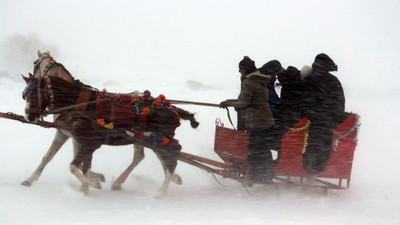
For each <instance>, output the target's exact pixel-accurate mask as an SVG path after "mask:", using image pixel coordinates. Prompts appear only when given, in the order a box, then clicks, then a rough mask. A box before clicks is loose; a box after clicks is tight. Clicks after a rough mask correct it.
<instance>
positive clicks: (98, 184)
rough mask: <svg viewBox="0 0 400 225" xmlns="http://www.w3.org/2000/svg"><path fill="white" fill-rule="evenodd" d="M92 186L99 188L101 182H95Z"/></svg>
mask: <svg viewBox="0 0 400 225" xmlns="http://www.w3.org/2000/svg"><path fill="white" fill-rule="evenodd" d="M92 187H94V188H97V189H101V184H100V182H96V183H95V184H94V185H93V186H92Z"/></svg>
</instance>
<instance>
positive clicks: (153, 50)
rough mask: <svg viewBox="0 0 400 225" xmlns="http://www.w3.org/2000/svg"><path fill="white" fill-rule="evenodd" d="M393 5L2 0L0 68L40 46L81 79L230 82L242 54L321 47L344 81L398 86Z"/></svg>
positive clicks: (293, 55) (22, 60) (268, 55)
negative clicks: (337, 68)
mask: <svg viewBox="0 0 400 225" xmlns="http://www.w3.org/2000/svg"><path fill="white" fill-rule="evenodd" d="M399 10H400V1H396V0H394V1H389V0H386V1H367V0H363V1H349V0H343V1H340V0H339V1H325V0H324V1H319V0H316V1H312V0H310V1H281V0H279V1H266V0H263V1H248V0H246V1H235V0H229V1H176V0H171V1H150V0H147V1H106V0H97V1H72V0H70V1H50V0H44V1H30V0H24V1H22V0H0V30H1V32H0V41H1V45H2V46H1V47H2V55H1V56H2V60H1V61H0V70H6V71H11V73H16V74H20V73H27V72H28V71H31V70H32V62H33V61H34V60H35V59H36V58H37V56H36V50H37V49H41V50H42V51H45V50H51V52H52V53H53V54H54V56H55V58H56V59H57V60H58V61H59V62H61V63H63V64H64V65H65V66H66V67H67V68H68V69H69V70H70V71H71V72H72V73H73V74H74V76H75V77H78V78H80V79H83V80H89V81H90V80H94V79H96V80H99V79H100V80H104V81H106V80H110V81H115V82H125V81H128V82H132V81H134V80H135V79H142V80H143V79H149V81H151V82H164V83H174V82H184V81H186V80H194V81H198V82H201V83H204V84H205V85H210V84H211V85H212V84H218V85H219V86H221V87H231V86H235V85H236V86H235V87H234V88H235V89H237V85H238V77H239V74H238V72H237V70H238V69H237V65H238V62H239V60H241V59H242V57H243V56H244V55H249V56H250V57H251V58H253V59H254V60H255V61H256V64H257V66H259V67H260V66H262V65H263V64H264V63H266V62H267V61H269V60H271V59H278V60H280V61H281V63H282V64H283V66H284V67H286V66H289V65H294V66H296V67H298V68H301V67H302V66H303V65H305V64H311V63H312V61H313V60H314V57H315V55H317V54H318V53H321V52H325V53H327V54H328V55H330V56H331V57H332V58H333V60H334V61H335V62H336V63H337V64H338V66H339V71H338V72H337V73H335V75H337V76H338V77H339V79H340V80H341V81H342V83H343V86H344V88H345V91H346V89H347V90H348V92H352V90H355V89H356V88H362V89H365V88H367V89H369V88H373V89H376V87H379V88H384V89H385V90H389V91H388V92H393V91H394V92H396V90H397V89H398V87H399V81H400V78H399V77H400V76H399V75H398V74H397V71H399V70H400V66H399V65H400V64H399V63H398V59H399V58H400V51H399V50H400V41H399V40H400V25H399V24H400V16H399V13H398V11H399ZM396 93H398V92H396Z"/></svg>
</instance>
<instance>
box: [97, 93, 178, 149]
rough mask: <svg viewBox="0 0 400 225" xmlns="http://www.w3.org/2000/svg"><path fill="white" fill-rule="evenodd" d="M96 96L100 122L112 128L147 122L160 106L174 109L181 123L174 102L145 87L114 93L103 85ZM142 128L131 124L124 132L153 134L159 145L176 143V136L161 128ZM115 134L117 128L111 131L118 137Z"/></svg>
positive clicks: (111, 134)
mask: <svg viewBox="0 0 400 225" xmlns="http://www.w3.org/2000/svg"><path fill="white" fill-rule="evenodd" d="M104 98H108V99H109V101H105V102H99V100H100V99H104ZM97 99H98V104H97V106H96V117H97V119H96V121H97V124H98V125H100V126H101V127H103V128H106V129H108V130H110V131H112V130H114V129H118V127H121V126H122V127H124V126H125V127H126V126H132V127H135V126H136V125H141V126H146V124H147V120H148V118H151V117H152V116H153V114H154V113H155V112H156V110H157V109H162V108H164V109H168V110H171V111H172V112H174V113H175V114H176V118H177V126H180V117H179V115H178V113H177V109H176V108H175V107H174V106H172V105H171V102H170V101H168V100H167V99H166V97H165V95H163V94H160V95H159V96H158V97H156V98H154V97H152V96H151V92H150V91H148V90H145V91H144V92H143V93H139V92H138V91H135V92H133V93H130V94H120V93H114V94H113V93H108V92H107V90H106V89H103V91H101V92H98V96H97ZM119 125H120V126H119ZM139 129H140V128H139ZM139 129H136V128H131V129H129V130H125V133H127V134H128V135H129V136H132V137H152V138H153V141H154V143H155V144H159V145H165V144H168V143H171V142H172V143H177V140H175V139H173V138H172V137H168V136H165V135H163V134H161V133H159V132H143V131H141V130H139ZM115 134H116V133H115V132H112V133H110V135H109V136H110V137H114V138H115V137H117V135H115Z"/></svg>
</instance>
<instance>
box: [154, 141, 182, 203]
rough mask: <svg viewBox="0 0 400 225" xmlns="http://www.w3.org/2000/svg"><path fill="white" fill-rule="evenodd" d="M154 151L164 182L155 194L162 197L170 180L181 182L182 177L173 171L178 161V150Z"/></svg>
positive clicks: (165, 193)
mask: <svg viewBox="0 0 400 225" xmlns="http://www.w3.org/2000/svg"><path fill="white" fill-rule="evenodd" d="M154 152H155V154H156V155H157V157H158V158H159V160H160V161H161V164H162V166H163V169H164V174H165V178H164V182H163V184H162V186H161V188H160V189H159V193H158V195H157V197H163V196H166V195H167V193H168V187H169V183H170V182H171V181H173V182H175V183H177V184H182V179H181V178H180V176H179V175H177V174H175V173H174V172H175V168H176V165H177V163H178V156H179V150H178V151H176V149H166V150H165V149H161V150H156V151H154Z"/></svg>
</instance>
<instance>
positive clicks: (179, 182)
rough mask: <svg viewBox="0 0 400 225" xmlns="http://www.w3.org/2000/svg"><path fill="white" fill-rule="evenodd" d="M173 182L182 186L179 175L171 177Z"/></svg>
mask: <svg viewBox="0 0 400 225" xmlns="http://www.w3.org/2000/svg"><path fill="white" fill-rule="evenodd" d="M171 181H172V182H174V183H175V184H178V185H181V184H182V178H181V176H179V175H178V174H173V175H172V177H171Z"/></svg>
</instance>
